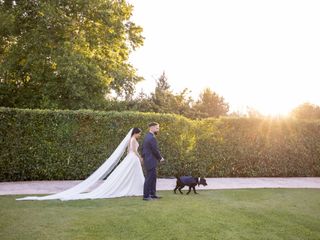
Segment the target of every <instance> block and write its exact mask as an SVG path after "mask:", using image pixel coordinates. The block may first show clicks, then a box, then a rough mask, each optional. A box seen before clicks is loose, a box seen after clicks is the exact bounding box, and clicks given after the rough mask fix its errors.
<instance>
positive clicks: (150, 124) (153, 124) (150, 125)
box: [148, 122, 159, 127]
mask: <svg viewBox="0 0 320 240" xmlns="http://www.w3.org/2000/svg"><path fill="white" fill-rule="evenodd" d="M157 125H159V123H157V122H151V123H149V124H148V126H149V127H153V126H157Z"/></svg>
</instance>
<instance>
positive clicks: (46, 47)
mask: <svg viewBox="0 0 320 240" xmlns="http://www.w3.org/2000/svg"><path fill="white" fill-rule="evenodd" d="M132 9H133V6H132V5H130V4H128V3H126V1H125V0H118V1H114V0H91V1H84V0H68V1H65V0H57V1H40V0H33V1H30V0H21V1H13V0H11V1H10V0H5V1H4V0H2V1H0V105H1V106H8V107H29V108H62V109H65V108H68V109H79V108H98V107H99V106H100V105H101V104H103V102H104V100H105V95H106V94H107V93H108V92H109V91H110V90H111V89H113V90H114V91H116V92H117V93H118V94H121V93H125V94H130V93H132V92H133V91H134V86H135V84H136V83H137V82H138V81H140V80H141V79H142V78H141V77H139V76H137V74H136V70H135V69H134V68H133V66H131V65H130V64H129V63H128V58H129V54H130V52H132V51H134V50H135V49H136V48H137V47H139V46H141V45H142V44H143V37H142V36H141V32H142V28H141V27H139V26H136V25H135V24H134V23H133V22H131V21H130V17H131V14H132Z"/></svg>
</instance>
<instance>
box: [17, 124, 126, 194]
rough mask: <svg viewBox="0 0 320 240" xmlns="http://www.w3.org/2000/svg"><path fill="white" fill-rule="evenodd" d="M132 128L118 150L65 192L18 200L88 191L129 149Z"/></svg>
mask: <svg viewBox="0 0 320 240" xmlns="http://www.w3.org/2000/svg"><path fill="white" fill-rule="evenodd" d="M131 133H132V129H130V131H129V132H128V134H127V136H126V137H125V138H124V139H123V140H122V142H121V143H120V144H119V145H118V147H117V148H116V150H115V151H114V152H113V153H112V154H111V156H110V157H109V158H108V159H107V160H106V161H105V162H104V163H103V164H102V165H101V166H100V167H99V168H98V169H97V170H96V171H95V172H94V173H92V174H91V175H90V176H89V177H88V178H87V179H85V180H84V181H82V182H80V183H79V184H77V185H76V186H74V187H71V188H69V189H67V190H65V191H63V192H60V193H55V194H52V195H48V196H43V197H35V196H31V197H24V198H18V199H16V200H52V199H64V198H72V196H74V195H76V194H80V193H84V192H87V191H88V190H89V189H90V188H91V187H93V186H94V185H96V184H97V183H98V181H100V180H103V179H104V178H105V177H106V176H107V175H108V174H109V173H110V172H111V171H112V170H113V169H114V168H115V167H116V166H117V164H118V162H119V161H120V159H121V157H122V155H123V154H124V152H125V151H126V149H127V146H128V144H129V141H130V138H131Z"/></svg>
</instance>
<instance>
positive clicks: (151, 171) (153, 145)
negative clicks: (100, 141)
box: [127, 122, 164, 201]
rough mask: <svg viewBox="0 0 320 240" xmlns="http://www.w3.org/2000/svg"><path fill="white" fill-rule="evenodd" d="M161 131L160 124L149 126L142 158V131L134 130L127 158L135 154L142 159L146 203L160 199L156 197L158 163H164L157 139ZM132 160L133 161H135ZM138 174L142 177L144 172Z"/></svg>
mask: <svg viewBox="0 0 320 240" xmlns="http://www.w3.org/2000/svg"><path fill="white" fill-rule="evenodd" d="M159 130H160V126H159V124H158V123H156V122H152V123H150V124H149V132H148V133H147V135H146V136H145V138H144V141H143V145H142V157H141V156H140V155H139V153H138V147H139V144H138V141H137V139H138V138H139V137H140V136H141V130H140V129H139V128H134V129H133V130H132V137H131V140H130V143H129V147H128V156H127V157H129V156H130V154H131V153H132V152H133V153H134V154H135V155H136V156H137V157H138V158H139V159H140V161H141V164H142V163H143V165H144V168H145V173H146V177H145V180H144V185H143V200H146V201H150V200H154V199H159V198H160V197H159V196H157V195H156V181H157V165H158V162H163V161H164V159H163V157H162V156H161V154H160V151H159V148H158V143H157V140H156V138H155V136H156V135H157V134H158V132H159ZM130 160H131V161H132V160H134V159H130ZM140 167H141V165H140ZM136 172H137V174H140V175H141V173H142V171H136ZM142 174H143V173H142ZM142 177H143V176H142Z"/></svg>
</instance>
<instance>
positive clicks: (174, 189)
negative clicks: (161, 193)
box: [173, 185, 179, 194]
mask: <svg viewBox="0 0 320 240" xmlns="http://www.w3.org/2000/svg"><path fill="white" fill-rule="evenodd" d="M178 187H179V186H178V185H177V186H176V188H175V189H174V190H173V191H174V193H175V194H176V193H177V192H176V191H177V189H178Z"/></svg>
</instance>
